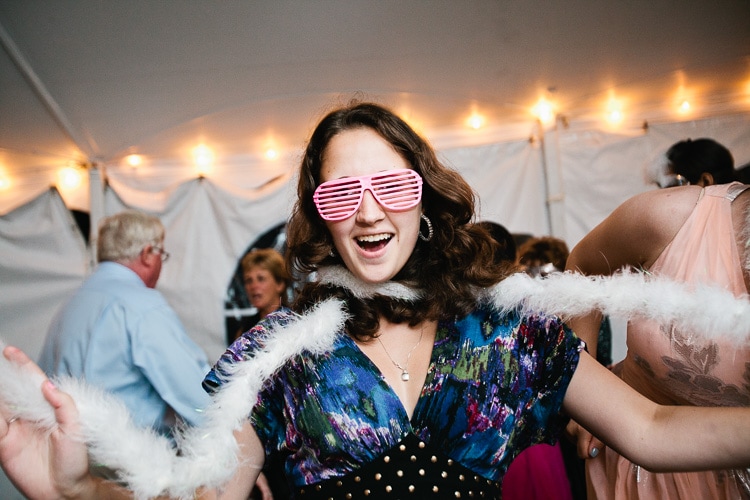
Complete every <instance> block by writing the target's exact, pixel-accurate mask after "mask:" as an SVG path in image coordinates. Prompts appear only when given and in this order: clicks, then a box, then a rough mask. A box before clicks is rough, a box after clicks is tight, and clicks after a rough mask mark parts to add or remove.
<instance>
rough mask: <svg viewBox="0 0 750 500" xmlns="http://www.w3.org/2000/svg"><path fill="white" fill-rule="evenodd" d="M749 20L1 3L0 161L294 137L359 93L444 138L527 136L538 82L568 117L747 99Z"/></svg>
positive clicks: (423, 8)
mask: <svg viewBox="0 0 750 500" xmlns="http://www.w3.org/2000/svg"><path fill="white" fill-rule="evenodd" d="M749 27H750V4H749V3H748V1H747V0H722V1H720V2H706V1H700V0H656V1H634V2H630V1H619V0H618V1H615V0H611V1H598V0H568V1H565V2H549V1H545V0H527V1H495V0H493V1H490V0H476V1H453V0H442V1H441V0H431V1H365V0H362V1H339V0H321V1H281V0H279V1H219V2H217V1H207V0H202V1H198V0H179V1H150V0H128V1H126V2H122V1H119V0H101V1H93V0H89V1H87V0H66V1H49V0H2V1H0V42H2V46H3V47H4V49H5V50H0V168H5V169H10V170H11V171H15V172H18V171H23V170H24V169H33V168H42V167H43V166H44V167H46V166H50V165H56V164H57V165H62V164H64V163H66V162H68V161H69V160H71V159H73V160H76V161H78V162H81V163H98V164H100V165H108V164H116V163H117V162H120V161H121V159H122V157H123V156H124V155H126V154H128V153H131V152H136V153H141V154H144V155H146V156H147V157H150V158H156V159H159V160H160V161H177V162H179V161H182V159H184V158H187V157H188V156H189V150H190V148H192V147H193V146H194V145H196V144H197V143H199V142H203V143H206V144H208V145H210V146H211V147H213V148H214V149H215V151H216V155H217V156H218V157H223V158H235V162H236V161H240V162H242V161H243V160H242V159H243V158H251V159H252V158H259V157H260V156H261V154H262V152H263V151H264V150H265V148H266V147H268V146H269V145H274V146H276V147H277V148H279V149H281V150H282V151H284V150H288V151H298V150H299V148H300V147H301V145H302V144H303V143H304V140H305V139H306V137H307V135H308V134H309V132H310V129H311V126H312V125H313V124H314V122H315V121H316V120H317V119H318V118H319V117H320V116H321V114H322V113H323V112H324V111H325V110H326V109H327V108H329V107H330V106H331V105H332V104H335V103H336V102H337V101H341V100H348V99H349V98H350V97H351V96H352V95H354V93H355V92H362V93H363V96H364V97H365V98H371V99H376V100H378V101H380V102H383V103H385V104H388V105H390V106H391V107H393V108H394V109H396V110H397V111H399V112H401V113H402V114H404V115H406V116H407V117H408V118H409V119H410V120H411V121H412V123H414V124H415V125H416V126H417V127H418V128H419V129H420V130H422V131H423V132H424V133H425V135H426V136H427V137H429V138H430V139H432V141H433V143H434V144H435V145H436V146H438V147H440V146H443V145H444V146H457V145H466V144H470V143H480V142H488V138H490V137H491V140H493V141H497V140H503V139H508V138H513V139H515V138H518V137H523V136H524V135H526V134H528V133H529V131H530V130H531V123H532V118H531V117H530V115H529V113H528V110H529V108H530V107H531V105H532V104H533V103H534V102H535V101H536V100H537V99H538V98H539V97H540V96H542V95H546V96H547V97H548V98H549V99H552V100H554V101H555V102H557V103H558V104H557V105H558V110H559V112H560V113H562V114H564V115H565V116H566V120H567V122H568V123H569V124H572V125H575V124H576V123H578V122H579V121H590V119H591V118H592V117H593V116H595V115H597V114H600V113H601V112H602V106H603V102H605V101H606V99H607V98H608V97H609V96H610V95H613V94H615V95H618V96H620V97H623V98H625V99H626V100H627V101H629V103H630V109H637V115H636V114H631V116H635V118H636V119H637V120H641V121H642V120H657V121H658V120H670V119H674V117H673V116H672V115H671V114H670V113H672V111H671V109H672V108H671V106H672V105H673V104H674V101H675V99H676V98H677V93H678V91H679V90H678V89H680V88H682V89H683V91H685V92H693V94H692V95H693V97H694V99H695V100H696V101H700V102H702V104H700V105H698V106H696V108H695V109H697V110H698V113H701V114H703V115H711V114H716V113H726V112H732V111H736V110H738V109H739V110H740V111H742V110H747V109H748V107H750V104H748V101H750V98H748V83H747V82H748V80H749V79H750V66H749V61H750V59H749V57H750V28H749ZM743 92H744V93H743ZM738 107H739V108H738ZM473 110H475V111H478V112H480V113H482V114H483V115H484V116H485V117H486V119H487V126H486V127H485V128H484V129H483V130H481V131H479V132H476V131H471V130H470V129H468V128H467V127H466V126H465V121H466V119H467V117H468V116H469V114H470V113H471V112H472V111H473ZM237 159H239V160H237ZM248 161H250V160H248ZM279 168H286V167H279Z"/></svg>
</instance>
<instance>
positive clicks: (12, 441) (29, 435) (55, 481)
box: [0, 346, 95, 499]
mask: <svg viewBox="0 0 750 500" xmlns="http://www.w3.org/2000/svg"><path fill="white" fill-rule="evenodd" d="M3 356H5V358H6V359H7V360H8V361H10V362H11V363H14V364H16V365H18V366H19V367H20V368H21V369H22V370H24V371H28V372H29V373H30V374H32V373H35V374H37V375H43V373H42V371H41V369H40V368H39V367H38V366H37V365H36V364H35V363H34V362H33V361H32V360H31V359H29V357H28V356H26V354H24V353H23V352H22V351H21V350H20V349H17V348H15V347H10V346H9V347H6V348H5V349H4V350H3ZM43 380H44V381H43V382H42V385H41V391H42V394H43V395H44V398H45V399H46V400H47V402H48V403H49V404H50V406H52V408H53V410H54V414H55V420H56V422H57V426H56V427H55V428H54V429H53V430H52V432H49V431H48V430H44V429H41V428H40V427H39V426H37V425H35V424H34V422H30V421H26V420H23V419H17V418H15V417H12V414H11V412H9V411H8V409H7V408H0V414H1V416H2V418H0V464H1V465H2V467H3V470H5V473H6V474H7V476H8V478H9V479H10V480H11V481H12V482H13V484H14V485H15V486H16V488H18V489H19V490H20V491H21V492H22V493H23V494H24V495H26V496H27V497H29V498H31V499H36V498H39V499H42V498H44V499H47V498H60V497H81V498H85V497H87V496H90V495H91V494H93V490H94V488H95V484H94V480H93V478H92V477H91V476H90V475H89V464H88V452H87V449H86V444H85V443H84V442H83V440H82V439H80V438H79V436H80V434H79V421H78V410H77V409H76V406H75V403H74V402H73V399H72V398H71V397H70V396H68V395H67V394H65V393H63V392H60V391H58V390H57V388H56V387H55V386H54V384H52V382H50V381H49V380H48V379H47V378H46V377H43Z"/></svg>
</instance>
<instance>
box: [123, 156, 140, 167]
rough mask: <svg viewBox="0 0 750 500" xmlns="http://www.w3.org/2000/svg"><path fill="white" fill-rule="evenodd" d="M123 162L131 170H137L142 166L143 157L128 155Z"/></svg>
mask: <svg viewBox="0 0 750 500" xmlns="http://www.w3.org/2000/svg"><path fill="white" fill-rule="evenodd" d="M125 161H126V162H127V164H128V165H130V166H131V167H133V168H137V167H139V166H141V165H142V164H143V157H142V156H141V155H135V154H133V155H128V156H127V157H126V158H125Z"/></svg>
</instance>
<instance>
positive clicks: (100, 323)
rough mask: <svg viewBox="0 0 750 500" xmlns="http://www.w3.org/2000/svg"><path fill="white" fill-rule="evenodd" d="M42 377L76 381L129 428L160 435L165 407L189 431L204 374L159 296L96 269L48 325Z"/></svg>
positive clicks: (129, 274) (166, 421)
mask: <svg viewBox="0 0 750 500" xmlns="http://www.w3.org/2000/svg"><path fill="white" fill-rule="evenodd" d="M39 365H40V366H41V368H42V369H43V370H44V371H45V372H46V373H47V374H48V375H50V376H52V375H71V376H74V377H83V378H85V379H86V380H87V381H88V382H89V383H91V384H92V385H96V386H99V387H101V388H103V389H106V390H107V391H109V392H110V393H112V394H114V395H115V396H117V397H119V398H120V399H122V401H123V402H124V403H125V405H126V406H127V408H128V409H129V410H130V412H131V414H132V415H133V419H134V422H135V423H136V425H139V426H142V427H153V428H154V429H155V430H157V431H158V432H161V433H164V434H168V433H169V427H170V426H171V424H173V422H172V421H171V418H170V417H171V412H170V411H169V408H170V407H171V409H172V410H174V412H175V413H176V414H177V415H179V417H181V418H182V419H183V420H184V421H186V422H187V423H189V424H191V425H196V424H197V423H198V422H199V421H200V416H201V410H202V409H203V408H205V407H206V406H207V405H208V403H209V396H208V395H207V394H206V393H205V391H204V390H203V388H202V386H201V382H202V381H203V378H204V376H205V375H206V374H207V373H208V371H209V369H210V367H209V365H208V360H207V358H206V354H205V352H204V351H203V350H202V349H201V348H200V347H199V346H198V345H197V344H195V343H194V342H193V341H192V340H191V339H190V337H189V336H188V335H187V333H186V332H185V329H184V327H183V326H182V323H181V322H180V320H179V318H178V317H177V314H176V313H175V312H174V310H172V308H171V307H170V306H169V304H168V303H167V301H166V300H165V299H164V296H163V295H162V294H161V293H160V292H158V291H157V290H154V289H152V288H148V287H147V286H146V285H145V284H144V283H143V281H142V280H141V279H140V278H139V277H138V275H137V274H136V273H135V272H133V271H132V270H130V269H128V268H127V267H125V266H123V265H120V264H117V263H115V262H102V263H100V264H99V266H98V268H97V269H96V271H95V272H94V273H93V274H92V275H91V276H90V277H89V278H88V279H86V281H84V283H83V285H82V286H81V288H80V289H79V290H78V291H77V292H76V293H75V294H74V295H73V297H72V298H71V299H70V300H69V301H68V303H67V304H66V305H65V306H64V307H63V308H62V309H61V310H60V312H59V313H58V314H57V316H56V317H55V319H54V320H53V321H52V324H51V326H50V330H49V332H48V334H47V339H46V340H45V343H44V347H43V348H42V354H41V357H40V360H39Z"/></svg>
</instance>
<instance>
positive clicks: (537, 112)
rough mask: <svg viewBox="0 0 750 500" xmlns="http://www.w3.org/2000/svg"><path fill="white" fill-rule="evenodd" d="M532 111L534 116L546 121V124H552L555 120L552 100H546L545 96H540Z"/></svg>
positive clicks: (543, 121)
mask: <svg viewBox="0 0 750 500" xmlns="http://www.w3.org/2000/svg"><path fill="white" fill-rule="evenodd" d="M531 112H532V113H533V115H534V116H536V117H537V119H538V120H539V121H540V122H542V123H544V124H547V125H548V124H550V123H552V122H553V121H554V120H555V109H554V106H553V105H552V103H551V102H549V101H548V100H546V99H545V98H544V97H542V98H540V99H539V100H538V101H537V103H536V104H535V105H534V107H533V108H532V109H531Z"/></svg>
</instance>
